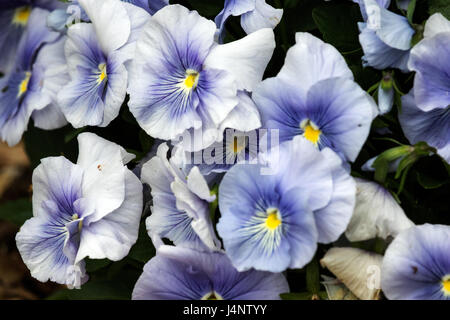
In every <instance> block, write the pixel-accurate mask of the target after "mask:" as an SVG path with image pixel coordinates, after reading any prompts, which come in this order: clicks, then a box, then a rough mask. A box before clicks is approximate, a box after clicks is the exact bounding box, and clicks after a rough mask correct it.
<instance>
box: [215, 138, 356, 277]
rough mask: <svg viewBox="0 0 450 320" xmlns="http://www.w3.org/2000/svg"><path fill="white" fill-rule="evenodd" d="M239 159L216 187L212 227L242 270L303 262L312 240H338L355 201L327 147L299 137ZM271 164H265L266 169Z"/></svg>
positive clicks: (274, 268) (314, 244)
mask: <svg viewBox="0 0 450 320" xmlns="http://www.w3.org/2000/svg"><path fill="white" fill-rule="evenodd" d="M260 161H261V162H260V164H258V165H246V164H236V165H235V166H234V167H232V168H231V169H230V170H229V171H228V172H227V173H226V174H225V176H224V178H223V180H222V183H221V184H220V187H219V208H220V212H221V214H222V215H221V218H220V220H219V223H218V224H217V231H218V232H219V235H220V237H221V238H222V239H223V244H224V247H225V250H226V253H227V255H228V256H229V257H230V259H231V261H232V263H233V265H234V266H235V267H236V269H238V270H239V271H244V270H248V269H250V268H254V269H257V270H265V271H271V272H281V271H284V270H286V269H287V268H302V267H303V266H305V265H306V264H307V263H308V262H309V261H310V260H311V259H312V258H313V256H314V254H315V252H316V249H317V243H318V242H321V243H330V242H333V241H336V240H337V239H338V237H339V236H340V235H341V234H342V233H343V232H344V231H345V229H346V228H347V224H348V223H349V221H350V218H351V216H352V212H353V207H354V204H355V191H356V190H355V182H354V180H353V179H352V178H351V177H350V175H349V174H348V173H347V172H346V170H345V169H344V168H343V166H342V160H341V159H340V157H339V156H338V155H337V154H336V153H335V152H333V151H332V150H331V149H329V148H326V149H323V150H322V151H319V150H318V149H317V148H315V147H314V146H313V145H312V144H311V143H310V142H308V141H307V140H306V139H304V138H303V137H295V138H294V139H293V140H291V141H288V142H285V143H283V144H281V145H280V147H279V152H276V151H275V149H274V148H272V149H271V150H270V152H269V153H268V154H264V155H261V160H260ZM265 170H268V171H265Z"/></svg>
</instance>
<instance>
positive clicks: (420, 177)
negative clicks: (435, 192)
mask: <svg viewBox="0 0 450 320" xmlns="http://www.w3.org/2000/svg"><path fill="white" fill-rule="evenodd" d="M416 175H417V181H418V182H419V184H420V185H421V186H422V188H424V189H427V190H428V189H437V188H439V187H442V186H443V185H444V184H446V183H447V182H448V180H442V179H436V178H435V177H432V176H430V175H427V174H425V173H423V172H420V171H417V172H416Z"/></svg>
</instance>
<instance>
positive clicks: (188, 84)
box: [183, 69, 199, 89]
mask: <svg viewBox="0 0 450 320" xmlns="http://www.w3.org/2000/svg"><path fill="white" fill-rule="evenodd" d="M198 77H199V73H198V72H197V71H194V70H190V69H189V70H187V71H186V78H185V79H184V82H183V84H184V87H185V88H186V89H195V87H197V83H198Z"/></svg>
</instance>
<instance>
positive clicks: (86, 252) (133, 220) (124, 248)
mask: <svg viewBox="0 0 450 320" xmlns="http://www.w3.org/2000/svg"><path fill="white" fill-rule="evenodd" d="M142 206H143V194H142V184H141V182H140V181H139V179H138V178H137V177H136V176H135V175H134V174H133V173H132V172H131V171H129V170H128V171H127V172H126V173H125V200H124V201H123V202H122V204H121V205H120V207H119V208H117V209H116V210H114V211H113V212H111V213H109V214H108V215H106V216H105V217H104V218H103V219H101V220H98V221H95V222H92V223H90V224H83V226H82V229H81V239H80V246H79V249H78V252H77V256H76V261H81V260H82V259H84V258H85V257H87V256H89V257H90V258H91V259H105V258H108V259H109V260H112V261H119V260H121V259H122V258H124V257H125V256H126V255H127V254H128V252H129V250H130V248H131V246H132V245H133V244H134V243H135V242H136V240H137V236H138V231H139V222H140V218H141V214H142Z"/></svg>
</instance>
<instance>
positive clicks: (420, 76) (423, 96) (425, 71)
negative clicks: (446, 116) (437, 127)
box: [408, 13, 450, 111]
mask: <svg viewBox="0 0 450 320" xmlns="http://www.w3.org/2000/svg"><path fill="white" fill-rule="evenodd" d="M449 57H450V21H448V20H447V19H446V18H445V17H444V16H443V15H442V14H440V13H436V14H434V15H432V16H431V17H430V18H429V19H428V20H427V22H426V24H425V31H424V39H423V40H422V41H420V42H419V43H418V44H417V45H415V46H414V48H413V49H412V50H411V58H410V59H409V63H408V66H409V67H410V69H411V70H413V71H415V72H416V74H415V78H414V97H415V100H416V103H417V107H418V108H419V109H421V110H423V111H431V110H433V109H442V110H441V111H443V110H445V109H448V106H449V105H450V59H449Z"/></svg>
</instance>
